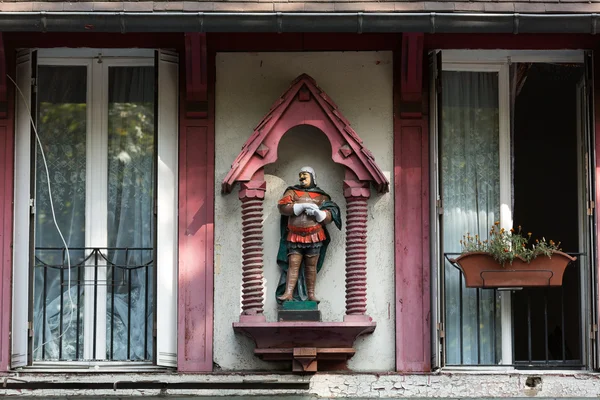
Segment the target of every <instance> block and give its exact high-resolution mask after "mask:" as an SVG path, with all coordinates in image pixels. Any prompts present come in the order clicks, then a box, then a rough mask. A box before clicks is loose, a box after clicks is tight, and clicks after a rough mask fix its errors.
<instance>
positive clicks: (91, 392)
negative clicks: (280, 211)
mask: <svg viewBox="0 0 600 400" xmlns="http://www.w3.org/2000/svg"><path fill="white" fill-rule="evenodd" d="M0 384H1V385H2V386H0V396H23V397H36V398H39V397H57V396H58V397H71V396H78V397H79V396H81V397H88V398H99V397H102V398H106V397H123V396H169V397H175V398H177V397H189V396H193V397H204V396H207V397H210V396H226V397H227V396H229V397H231V396H277V397H282V396H285V397H288V396H291V397H290V398H299V399H300V398H301V399H310V398H320V397H324V398H336V397H341V398H415V399H417V398H432V397H433V398H483V397H486V398H490V397H493V398H507V397H511V398H524V397H531V396H535V397H544V398H557V397H562V398H566V397H568V398H575V397H579V398H581V397H590V398H591V397H598V396H600V374H598V373H592V372H582V371H577V372H574V371H446V370H445V371H442V372H441V373H432V374H397V373H386V372H384V373H343V374H324V373H319V374H316V375H304V376H302V375H292V374H270V373H256V374H252V373H211V374H177V373H175V372H163V373H118V374H115V373H106V374H72V373H69V374H59V373H52V374H49V373H33V372H15V373H10V374H8V375H5V376H4V377H0ZM17 384H18V385H17ZM66 384H72V385H73V386H72V387H76V388H66V387H67V386H68V385H66ZM27 385H31V386H32V387H34V386H37V387H44V388H40V389H26V387H27ZM86 385H89V386H86ZM94 386H96V388H93V387H94Z"/></svg>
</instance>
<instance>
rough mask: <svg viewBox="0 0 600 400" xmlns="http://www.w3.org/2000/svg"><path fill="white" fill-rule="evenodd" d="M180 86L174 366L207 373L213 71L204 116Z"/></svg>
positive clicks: (210, 320)
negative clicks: (196, 114)
mask: <svg viewBox="0 0 600 400" xmlns="http://www.w3.org/2000/svg"><path fill="white" fill-rule="evenodd" d="M214 58H215V54H214V53H209V57H208V65H209V71H213V68H214ZM182 64H183V65H185V64H184V63H182ZM182 76H185V74H180V77H182ZM181 81H183V79H181ZM180 88H181V90H180V110H179V115H180V127H179V293H178V313H179V314H178V330H177V335H178V344H177V367H178V370H179V371H180V372H210V371H212V366H213V314H214V303H213V292H214V286H213V285H214V284H213V271H214V253H213V249H214V231H213V227H214V194H215V190H214V186H215V185H214V174H215V171H214V159H215V151H214V149H215V141H214V75H213V74H212V73H211V74H209V86H208V98H209V113H208V118H207V119H191V118H186V114H185V110H184V109H183V107H184V104H185V101H184V100H185V91H184V90H183V89H184V88H185V83H184V82H182V84H181V85H180Z"/></svg>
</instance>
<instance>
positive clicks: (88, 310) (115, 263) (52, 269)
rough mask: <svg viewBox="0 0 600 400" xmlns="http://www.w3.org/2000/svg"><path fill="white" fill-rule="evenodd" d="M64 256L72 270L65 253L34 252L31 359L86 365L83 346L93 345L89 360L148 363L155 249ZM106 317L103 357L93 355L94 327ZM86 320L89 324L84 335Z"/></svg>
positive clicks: (87, 250)
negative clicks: (82, 362)
mask: <svg viewBox="0 0 600 400" xmlns="http://www.w3.org/2000/svg"><path fill="white" fill-rule="evenodd" d="M68 251H69V256H70V266H69V262H68V258H67V250H65V249H64V248H49V247H39V248H36V249H35V264H34V285H35V286H34V310H33V311H34V338H35V339H34V343H33V346H34V359H35V360H36V361H38V360H52V361H56V360H84V359H86V357H84V355H83V353H84V351H83V341H84V340H92V341H93V350H92V354H93V355H92V357H91V359H95V360H136V361H150V360H152V351H153V340H152V338H153V326H154V292H155V290H154V261H153V257H154V249H152V248H145V247H129V248H116V247H114V248H97V247H74V248H69V250H68ZM89 296H91V297H92V298H93V300H90V299H89ZM86 297H88V299H87V301H86ZM90 314H91V315H92V318H91V319H90ZM104 315H106V321H105V324H106V354H97V348H96V347H97V346H96V345H97V336H98V334H99V332H98V329H97V326H98V322H99V318H104ZM86 320H87V321H90V320H91V321H92V325H91V326H90V323H89V322H88V323H87V324H88V325H87V328H86V329H87V330H88V332H85V330H84V325H85V324H86V323H85V322H84V321H86ZM69 331H70V332H69ZM89 331H91V332H89Z"/></svg>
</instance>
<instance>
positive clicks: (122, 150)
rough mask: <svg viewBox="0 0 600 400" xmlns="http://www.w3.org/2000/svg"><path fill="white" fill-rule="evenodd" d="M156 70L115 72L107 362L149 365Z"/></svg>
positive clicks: (111, 113) (111, 78)
mask: <svg viewBox="0 0 600 400" xmlns="http://www.w3.org/2000/svg"><path fill="white" fill-rule="evenodd" d="M154 85H155V79H154V68H153V67H111V68H110V69H109V103H108V246H109V247H110V248H117V249H119V250H110V251H109V258H108V260H109V262H110V263H111V264H112V265H114V267H113V268H111V267H109V269H108V282H109V286H108V288H107V292H108V295H107V319H108V320H107V333H106V335H107V336H106V337H107V358H109V359H113V360H151V359H152V347H153V346H152V340H153V334H152V330H153V320H154V268H153V265H154V264H153V261H152V260H153V257H154V254H153V253H154V251H153V247H154V213H153V207H154V147H155V146H154V122H155V119H154Z"/></svg>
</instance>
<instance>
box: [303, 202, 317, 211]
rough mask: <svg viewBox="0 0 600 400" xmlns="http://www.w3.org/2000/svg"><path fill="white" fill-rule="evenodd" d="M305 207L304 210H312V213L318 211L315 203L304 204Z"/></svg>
mask: <svg viewBox="0 0 600 400" xmlns="http://www.w3.org/2000/svg"><path fill="white" fill-rule="evenodd" d="M305 204H306V207H305V209H306V210H307V211H308V210H313V211H319V206H318V205H316V204H315V203H305Z"/></svg>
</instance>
